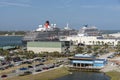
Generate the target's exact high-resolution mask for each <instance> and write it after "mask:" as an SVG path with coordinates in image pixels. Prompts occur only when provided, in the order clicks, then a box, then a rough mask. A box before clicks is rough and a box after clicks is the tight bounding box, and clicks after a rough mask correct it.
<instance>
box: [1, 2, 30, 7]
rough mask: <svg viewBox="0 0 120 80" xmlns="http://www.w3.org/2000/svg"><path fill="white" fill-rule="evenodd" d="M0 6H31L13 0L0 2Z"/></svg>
mask: <svg viewBox="0 0 120 80" xmlns="http://www.w3.org/2000/svg"><path fill="white" fill-rule="evenodd" d="M0 6H18V7H31V5H30V4H25V3H15V2H0Z"/></svg>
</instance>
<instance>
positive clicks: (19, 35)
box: [0, 35, 24, 36]
mask: <svg viewBox="0 0 120 80" xmlns="http://www.w3.org/2000/svg"><path fill="white" fill-rule="evenodd" d="M0 36H24V35H0Z"/></svg>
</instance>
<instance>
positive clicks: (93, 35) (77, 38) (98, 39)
mask: <svg viewBox="0 0 120 80" xmlns="http://www.w3.org/2000/svg"><path fill="white" fill-rule="evenodd" d="M60 40H61V41H64V40H66V41H73V43H74V44H75V45H78V44H80V43H82V44H85V45H103V44H108V45H117V44H118V42H120V39H117V38H108V37H107V38H105V37H103V36H102V34H101V32H100V31H99V30H98V29H97V27H95V26H90V27H89V26H83V27H82V28H80V30H79V32H78V34H77V35H72V36H66V37H64V38H63V37H62V38H60Z"/></svg>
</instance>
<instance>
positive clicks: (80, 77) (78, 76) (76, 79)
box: [55, 72, 110, 80]
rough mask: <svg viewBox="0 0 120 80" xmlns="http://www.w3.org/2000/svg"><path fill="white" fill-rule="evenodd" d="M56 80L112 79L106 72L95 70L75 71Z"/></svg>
mask: <svg viewBox="0 0 120 80" xmlns="http://www.w3.org/2000/svg"><path fill="white" fill-rule="evenodd" d="M55 80H110V78H109V77H108V76H106V75H105V74H104V73H95V72H73V73H72V74H69V75H66V76H63V77H60V78H58V79H55Z"/></svg>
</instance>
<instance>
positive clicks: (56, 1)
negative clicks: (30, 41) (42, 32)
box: [0, 0, 120, 31]
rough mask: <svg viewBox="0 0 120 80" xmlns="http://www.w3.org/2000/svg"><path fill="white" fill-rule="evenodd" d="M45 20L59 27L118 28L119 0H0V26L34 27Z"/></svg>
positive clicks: (119, 17) (30, 28)
mask: <svg viewBox="0 0 120 80" xmlns="http://www.w3.org/2000/svg"><path fill="white" fill-rule="evenodd" d="M46 20H49V21H50V23H53V24H54V23H55V24H57V25H58V27H59V28H63V27H65V26H66V23H69V26H70V27H71V28H75V29H78V28H80V27H81V26H82V25H84V24H88V25H93V26H94V25H95V26H96V27H97V28H98V29H100V30H120V22H119V21H120V0H49V1H48V0H0V30H25V31H28V30H29V31H30V30H35V29H36V28H38V25H39V24H44V23H45V21H46Z"/></svg>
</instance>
